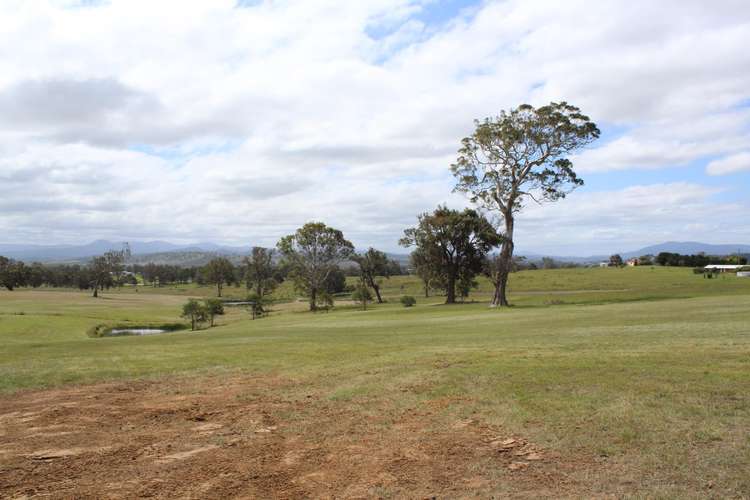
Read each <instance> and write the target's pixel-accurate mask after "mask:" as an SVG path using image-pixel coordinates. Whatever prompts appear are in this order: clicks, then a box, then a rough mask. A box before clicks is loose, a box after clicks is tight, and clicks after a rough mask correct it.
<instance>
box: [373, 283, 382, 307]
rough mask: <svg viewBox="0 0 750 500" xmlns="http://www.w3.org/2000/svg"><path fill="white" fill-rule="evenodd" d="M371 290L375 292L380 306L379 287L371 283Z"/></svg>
mask: <svg viewBox="0 0 750 500" xmlns="http://www.w3.org/2000/svg"><path fill="white" fill-rule="evenodd" d="M372 289H373V290H375V296H376V297H377V298H378V304H382V303H383V299H382V298H381V297H380V287H379V286H378V285H376V284H375V283H372Z"/></svg>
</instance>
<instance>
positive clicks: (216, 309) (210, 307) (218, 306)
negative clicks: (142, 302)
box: [203, 299, 224, 326]
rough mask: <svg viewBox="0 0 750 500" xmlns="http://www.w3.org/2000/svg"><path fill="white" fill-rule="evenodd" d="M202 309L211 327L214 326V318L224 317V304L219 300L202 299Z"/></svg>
mask: <svg viewBox="0 0 750 500" xmlns="http://www.w3.org/2000/svg"><path fill="white" fill-rule="evenodd" d="M203 308H204V310H205V313H206V317H207V318H208V321H209V324H210V325H211V326H214V318H215V317H216V316H223V315H224V303H223V302H222V301H221V300H220V299H204V300H203Z"/></svg>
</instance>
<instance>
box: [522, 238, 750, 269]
mask: <svg viewBox="0 0 750 500" xmlns="http://www.w3.org/2000/svg"><path fill="white" fill-rule="evenodd" d="M661 252H670V253H679V254H682V255H697V254H699V253H704V254H706V255H733V254H736V253H740V254H742V255H744V254H748V253H750V245H742V244H735V245H729V244H722V245H715V244H711V243H701V242H699V241H666V242H664V243H659V244H657V245H651V246H647V247H643V248H640V249H638V250H631V251H613V252H612V254H615V253H619V254H620V256H621V257H622V258H623V259H631V258H633V257H640V256H642V255H658V254H660V253H661ZM519 255H524V256H525V257H526V258H527V259H528V260H530V261H537V260H541V259H542V258H543V257H551V258H553V259H554V260H556V261H560V262H574V263H576V264H588V263H595V262H602V261H606V260H609V255H589V256H586V257H578V256H554V255H546V254H545V255H543V254H537V253H534V252H528V253H523V252H519ZM610 255H611V254H610Z"/></svg>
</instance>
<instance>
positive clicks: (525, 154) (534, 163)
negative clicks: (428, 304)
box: [6, 102, 599, 310]
mask: <svg viewBox="0 0 750 500" xmlns="http://www.w3.org/2000/svg"><path fill="white" fill-rule="evenodd" d="M475 125H476V129H475V131H474V133H473V134H472V135H470V136H468V137H465V138H464V139H463V140H462V143H461V144H462V145H461V148H460V149H459V151H458V157H457V160H456V162H455V163H454V164H453V165H452V166H451V170H452V172H453V175H454V176H455V178H456V186H455V191H458V192H463V193H466V194H468V195H469V198H470V199H471V201H472V202H473V203H475V204H477V205H478V206H479V207H480V208H481V209H483V210H486V211H488V212H490V213H493V214H495V217H496V220H494V221H492V222H491V221H490V220H488V219H487V218H486V217H485V216H484V215H482V214H481V213H479V212H478V211H476V210H472V209H466V210H463V211H456V210H450V209H448V208H447V207H438V208H437V210H435V211H434V212H433V213H431V214H430V213H425V214H422V215H420V216H419V218H418V223H417V225H416V226H415V227H413V228H410V229H407V230H406V231H405V233H404V237H403V238H402V239H401V241H400V243H401V244H402V245H404V246H407V247H414V248H415V250H414V252H413V254H412V256H411V258H412V264H413V267H414V269H415V272H416V273H417V274H418V275H419V276H420V278H421V279H422V281H423V282H424V283H425V291H426V293H429V290H430V289H431V288H436V287H437V288H440V289H443V290H444V291H445V293H446V297H447V298H446V302H449V303H450V302H455V300H456V297H457V296H460V297H465V296H467V295H468V293H469V290H470V289H471V288H472V287H473V286H475V284H476V281H475V277H476V276H477V275H478V274H479V273H484V274H485V275H487V276H488V277H490V279H491V280H492V282H493V283H494V285H495V294H494V297H493V300H492V304H493V305H500V306H504V305H508V300H507V297H506V289H507V282H508V276H509V274H510V273H511V272H513V270H515V269H517V268H518V265H519V261H518V259H514V256H513V250H514V232H515V220H516V215H517V214H518V213H519V212H520V211H521V210H523V208H524V206H525V203H526V202H527V201H528V200H532V201H534V202H537V203H542V202H548V201H556V200H559V199H561V198H564V197H565V196H566V195H567V194H568V193H569V192H570V191H572V190H573V189H575V188H577V187H578V186H581V185H582V184H583V181H582V180H581V179H580V178H579V177H578V176H577V174H576V173H575V171H574V170H573V164H572V162H571V161H570V159H569V158H568V156H570V155H571V154H572V153H574V152H575V151H576V150H578V149H580V148H582V147H584V146H586V145H587V144H589V143H590V142H592V141H593V140H595V139H597V138H598V137H599V129H598V128H597V126H596V125H595V124H594V123H593V122H592V121H591V120H589V118H588V117H587V116H585V115H583V114H582V113H581V112H580V110H579V109H578V108H576V107H575V106H571V105H570V104H568V103H566V102H560V103H556V102H552V103H550V104H549V105H546V106H542V107H540V108H534V107H533V106H530V105H528V104H524V105H521V106H519V107H517V108H515V109H512V110H509V111H502V112H501V113H500V114H499V115H498V116H495V117H490V118H486V119H485V120H483V121H477V122H476V123H475ZM497 247H499V248H500V251H499V253H497V254H495V255H492V256H490V253H491V251H492V250H493V249H494V248H497ZM277 251H278V257H279V258H278V262H276V260H275V259H274V257H273V255H269V254H261V253H260V252H258V253H257V254H256V253H255V249H254V252H253V254H252V255H251V256H249V257H248V259H249V261H248V262H244V263H243V267H244V272H242V273H240V272H238V271H237V269H235V268H234V266H233V265H232V264H231V262H229V261H228V260H227V259H224V258H217V259H214V260H212V261H211V262H210V263H209V264H208V265H207V266H206V267H204V268H203V269H202V270H201V272H200V273H199V274H198V275H197V276H195V278H196V279H197V280H198V279H199V280H202V281H205V282H207V283H212V284H215V285H216V287H217V294H218V295H221V291H222V287H223V286H224V285H225V284H227V283H232V282H238V281H239V280H240V279H245V280H246V282H247V284H248V288H249V289H252V290H253V293H254V294H255V295H257V296H258V298H259V299H262V298H263V296H267V295H268V294H269V293H270V292H269V290H272V288H273V286H275V285H273V283H278V282H279V281H280V280H279V279H278V278H279V277H280V276H285V277H286V278H287V279H290V280H291V281H292V282H293V283H294V285H295V288H296V289H297V290H298V291H300V292H302V293H304V294H305V295H306V296H307V297H308V298H309V303H310V309H311V310H315V309H318V308H320V307H327V306H329V305H330V304H331V303H332V301H333V297H332V293H331V288H332V286H331V283H332V281H334V279H336V277H337V276H341V275H344V272H343V271H342V270H341V265H342V264H344V263H345V262H347V261H349V262H351V261H354V262H356V264H357V265H358V272H357V274H358V275H359V276H360V280H359V284H358V286H357V287H356V289H355V292H356V296H357V297H358V298H359V299H360V300H361V301H362V302H363V304H364V305H365V307H366V302H367V301H368V300H370V299H369V298H368V294H369V293H370V290H372V291H373V292H374V294H375V297H377V300H379V301H382V296H381V295H380V290H379V286H380V285H379V281H378V280H381V279H387V277H388V276H390V275H391V274H394V273H393V272H392V271H393V269H394V268H393V267H389V266H392V264H388V262H387V259H385V258H384V254H382V252H378V251H377V250H374V249H370V250H368V252H366V253H365V254H363V255H360V256H357V255H355V252H354V247H353V245H352V244H351V242H350V241H348V240H347V239H345V238H344V236H343V234H342V233H341V231H339V230H337V229H333V228H330V227H328V226H326V225H325V224H323V223H320V222H311V223H308V224H305V225H304V226H303V227H301V228H300V229H298V230H297V231H296V232H295V233H294V234H291V235H288V236H285V237H284V238H282V239H281V240H280V241H279V243H278V244H277ZM269 252H270V251H269ZM384 262H385V263H384ZM121 265H122V259H120V258H119V257H118V256H117V255H109V253H108V254H105V255H104V256H102V257H97V258H96V259H94V260H93V261H92V263H91V264H90V266H88V267H89V268H90V269H89V271H90V272H91V273H92V274H91V281H90V282H91V283H92V286H93V287H94V290H95V294H96V290H98V289H99V287H100V286H103V285H104V284H105V283H106V282H107V280H108V279H110V277H111V276H115V277H116V276H117V275H118V273H119V269H120V267H121ZM6 267H7V266H6ZM269 273H270V274H269ZM269 276H270V277H269ZM344 278H345V276H344ZM282 279H283V278H282ZM160 282H161V279H160ZM250 282H252V286H251V285H250ZM339 282H340V280H339ZM344 282H345V279H344ZM259 283H260V285H259Z"/></svg>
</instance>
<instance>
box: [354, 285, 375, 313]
mask: <svg viewBox="0 0 750 500" xmlns="http://www.w3.org/2000/svg"><path fill="white" fill-rule="evenodd" d="M352 300H353V301H354V302H355V303H357V304H361V305H362V309H367V303H368V302H372V294H371V293H370V289H369V288H368V287H367V285H366V284H365V283H364V282H363V281H360V282H359V283H357V286H356V287H355V288H354V291H353V292H352Z"/></svg>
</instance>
